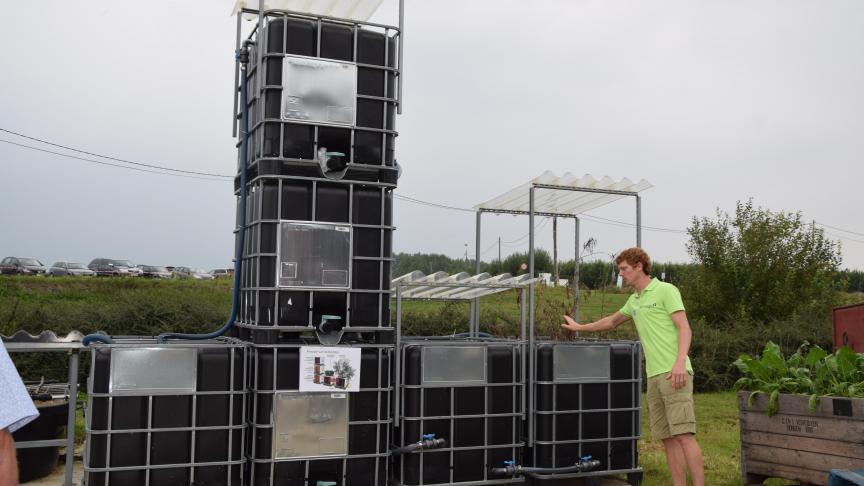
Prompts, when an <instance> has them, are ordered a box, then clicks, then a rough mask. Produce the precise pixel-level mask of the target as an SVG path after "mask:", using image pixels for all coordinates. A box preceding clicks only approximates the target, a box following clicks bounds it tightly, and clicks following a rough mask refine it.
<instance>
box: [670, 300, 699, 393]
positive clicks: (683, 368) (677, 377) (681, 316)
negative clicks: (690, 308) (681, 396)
mask: <svg viewBox="0 0 864 486" xmlns="http://www.w3.org/2000/svg"><path fill="white" fill-rule="evenodd" d="M671 317H672V322H673V323H674V324H675V327H676V328H677V330H678V354H677V355H676V356H675V364H674V365H672V371H670V372H669V375H668V376H666V379H667V380H669V381H671V383H672V388H675V389H676V390H677V389H678V388H681V387H683V386H684V385H686V384H687V354H688V353H689V352H690V343H691V342H692V341H693V331H692V330H690V322H689V321H688V320H687V314H686V313H685V312H684V311H683V310H680V311H677V312H673V313H672V315H671Z"/></svg>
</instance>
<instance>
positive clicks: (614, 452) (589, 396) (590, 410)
mask: <svg viewBox="0 0 864 486" xmlns="http://www.w3.org/2000/svg"><path fill="white" fill-rule="evenodd" d="M581 344H587V345H590V346H598V345H605V346H609V348H610V360H611V363H610V379H608V380H597V379H592V380H583V381H572V380H566V381H564V380H558V379H556V378H555V377H554V376H553V373H552V369H553V367H554V360H553V358H552V356H553V353H552V349H553V348H554V346H580V343H561V342H558V343H540V344H537V345H535V350H536V353H537V355H536V361H535V362H536V363H538V369H537V374H536V380H535V382H534V386H535V393H536V396H537V399H536V411H535V420H536V432H535V441H534V447H533V450H532V459H533V464H534V465H535V466H537V467H567V466H572V465H573V464H575V463H577V462H578V461H579V460H580V458H582V457H585V456H592V457H593V458H594V459H598V460H600V462H601V466H600V469H599V470H597V471H592V472H591V473H590V474H592V475H594V474H598V473H602V474H619V473H630V472H636V471H640V469H639V467H638V451H637V442H638V440H639V438H640V437H641V434H640V430H641V406H642V405H641V400H642V395H641V387H642V377H641V372H642V371H641V348H640V346H639V344H638V343H636V342H630V341H626V342H620V341H619V342H615V341H590V342H586V343H581ZM580 475H588V474H586V473H581V474H580V473H573V474H560V475H555V477H574V476H580Z"/></svg>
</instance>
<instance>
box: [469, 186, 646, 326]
mask: <svg viewBox="0 0 864 486" xmlns="http://www.w3.org/2000/svg"><path fill="white" fill-rule="evenodd" d="M651 187H653V185H652V184H651V183H650V182H648V181H646V180H644V179H642V180H640V181H639V182H636V183H634V182H632V181H631V180H630V179H628V178H626V177H625V178H623V179H620V180H617V181H616V180H615V179H612V178H611V177H608V176H607V177H603V178H601V179H599V180H598V179H596V178H595V177H594V176H592V175H591V174H586V175H584V176H582V177H576V176H574V175H573V174H571V173H569V172H566V173H564V175H562V176H560V177H559V176H557V175H555V174H554V173H552V172H550V171H546V172H544V173H542V174H540V175H539V176H537V177H535V178H533V179H531V180H529V181H528V182H526V183H525V184H522V185H520V186H518V187H514V188H513V189H510V190H509V191H507V192H505V193H503V194H501V195H499V196H496V197H494V198H492V199H490V200H488V201H486V202H484V203H480V204H478V205H476V206H474V210H475V211H477V225H476V238H475V242H476V248H475V261H476V269H477V272H478V273H479V272H480V246H481V235H480V227H481V219H482V215H483V213H498V214H525V215H528V261H529V263H528V266H529V268H528V275H530V276H531V278H533V277H534V216H549V217H561V218H573V222H574V225H575V228H576V234H575V238H574V240H575V244H574V247H575V249H576V256H575V260H574V261H575V264H576V274H577V275H578V274H579V215H580V214H582V213H585V212H586V211H590V210H592V209H596V208H599V207H601V206H604V205H606V204H609V203H612V202H615V201H617V200H619V199H621V198H623V197H631V196H632V197H634V198H635V199H636V246H639V247H641V246H642V199H641V197H640V196H639V193H640V192H641V191H644V190H646V189H650V188H651ZM538 191H539V193H538ZM529 294H530V295H529V301H530V302H529V306H528V308H529V314H530V316H529V322H530V329H531V330H533V329H534V284H533V283H532V284H531V291H530V293H529ZM573 298H574V302H575V312H574V318H575V319H577V320H578V319H579V282H578V281H577V282H576V284H575V285H573Z"/></svg>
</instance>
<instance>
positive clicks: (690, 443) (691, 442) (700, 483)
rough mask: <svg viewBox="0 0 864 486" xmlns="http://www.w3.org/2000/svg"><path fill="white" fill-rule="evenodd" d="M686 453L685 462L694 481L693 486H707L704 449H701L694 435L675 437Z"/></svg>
mask: <svg viewBox="0 0 864 486" xmlns="http://www.w3.org/2000/svg"><path fill="white" fill-rule="evenodd" d="M674 439H675V440H676V441H678V444H679V445H680V447H681V450H682V451H683V453H684V460H685V461H686V462H687V469H688V470H689V471H690V479H692V480H693V486H705V467H704V464H703V463H702V449H701V448H700V447H699V442H696V436H694V435H693V434H681V435H676V436H675V437H674Z"/></svg>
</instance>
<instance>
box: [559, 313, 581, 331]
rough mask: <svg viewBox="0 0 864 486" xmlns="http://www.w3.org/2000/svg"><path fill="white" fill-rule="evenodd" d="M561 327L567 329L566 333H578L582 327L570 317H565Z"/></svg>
mask: <svg viewBox="0 0 864 486" xmlns="http://www.w3.org/2000/svg"><path fill="white" fill-rule="evenodd" d="M561 327H563V328H564V329H567V330H568V331H578V330H579V328H580V327H582V325H581V324H579V323H578V322H576V321H574V320H573V318H572V317H570V316H567V315H565V316H564V324H561Z"/></svg>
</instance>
